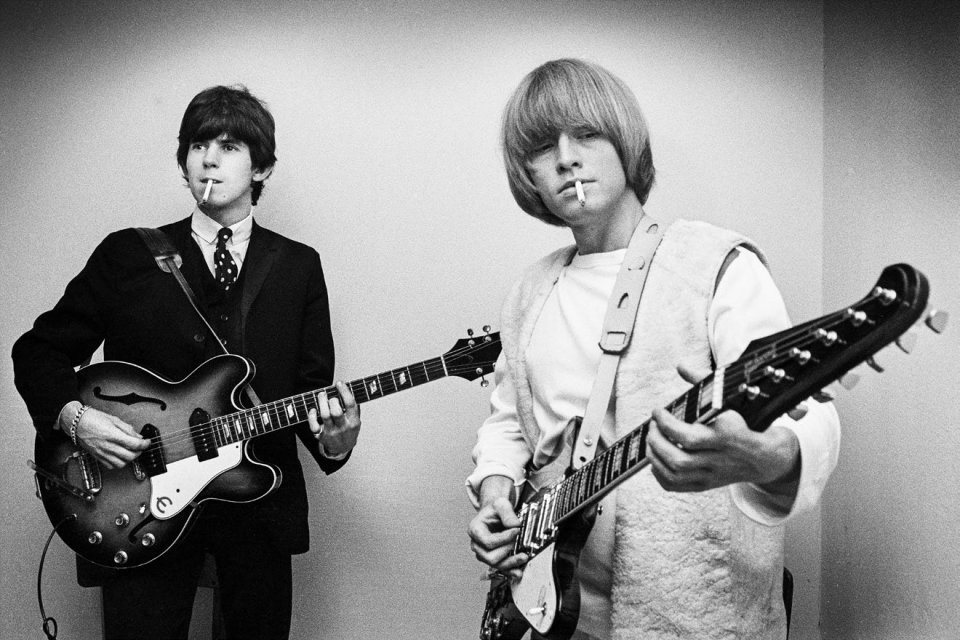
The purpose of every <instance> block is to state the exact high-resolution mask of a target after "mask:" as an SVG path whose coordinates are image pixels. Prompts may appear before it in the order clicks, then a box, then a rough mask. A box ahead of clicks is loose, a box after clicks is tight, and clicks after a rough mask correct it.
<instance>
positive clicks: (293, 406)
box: [31, 332, 500, 568]
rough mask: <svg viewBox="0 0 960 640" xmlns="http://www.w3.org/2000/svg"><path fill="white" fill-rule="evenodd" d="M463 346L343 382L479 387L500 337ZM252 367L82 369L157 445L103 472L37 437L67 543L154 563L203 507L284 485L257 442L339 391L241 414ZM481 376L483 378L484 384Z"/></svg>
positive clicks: (108, 365) (105, 400)
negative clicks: (257, 451)
mask: <svg viewBox="0 0 960 640" xmlns="http://www.w3.org/2000/svg"><path fill="white" fill-rule="evenodd" d="M470 333H471V336H470V337H468V338H464V339H461V340H458V341H457V343H456V344H455V345H454V347H453V348H452V349H451V350H450V351H448V352H447V353H445V354H443V355H442V356H439V357H436V358H432V359H430V360H425V361H423V362H418V363H415V364H411V365H408V366H406V367H401V368H399V369H393V370H390V371H386V372H383V373H379V374H377V375H374V376H370V377H367V378H362V379H358V380H354V381H353V382H350V383H348V385H349V388H350V390H351V391H352V393H353V395H354V397H355V398H356V400H357V402H358V403H359V402H366V401H368V400H373V399H374V398H379V397H381V396H385V395H390V394H392V393H396V392H397V391H401V390H403V389H408V388H411V387H415V386H418V385H421V384H424V383H426V382H431V381H433V380H439V379H440V378H444V377H446V376H458V377H461V378H466V379H468V380H473V379H475V378H479V377H482V376H484V375H485V374H488V373H490V372H492V371H493V367H494V363H495V362H496V359H497V357H498V356H499V354H500V334H499V333H492V334H491V333H486V334H485V335H483V336H476V337H474V336H473V335H472V332H470ZM253 374H254V365H253V363H252V362H250V361H249V360H247V359H246V358H244V357H241V356H238V355H221V356H217V357H214V358H211V359H210V360H207V361H206V362H205V363H203V364H202V365H200V366H199V367H198V368H197V369H196V370H194V371H193V372H192V373H191V374H190V375H189V376H187V377H186V378H184V379H183V380H182V381H180V382H170V381H168V380H164V379H163V378H160V377H159V376H156V375H154V374H153V373H151V372H149V371H147V370H146V369H143V368H142V367H138V366H136V365H133V364H128V363H125V362H117V361H112V362H101V363H98V364H94V365H90V366H88V367H84V368H82V369H80V370H79V372H78V378H79V381H80V394H81V399H82V401H83V403H84V404H88V405H90V406H92V407H95V408H97V409H99V410H101V411H104V412H106V413H109V414H111V415H115V416H117V417H118V418H120V419H121V420H124V421H125V422H127V423H128V424H130V425H131V426H133V427H134V428H135V429H137V430H138V431H139V432H140V434H141V435H142V436H144V437H146V438H149V439H150V441H151V442H150V446H149V448H147V449H146V450H144V451H143V452H142V453H141V454H140V456H139V457H138V458H137V459H136V460H135V461H134V462H133V463H131V464H129V465H127V466H125V467H123V468H121V469H106V468H105V467H103V466H101V465H100V464H99V463H98V462H97V461H96V459H95V458H94V457H93V456H92V455H91V454H89V453H87V452H86V451H85V450H83V449H81V448H77V447H75V446H73V444H72V443H71V442H70V439H69V438H68V437H67V436H65V435H64V434H62V433H61V432H59V431H57V432H55V433H54V435H53V436H52V437H51V438H49V439H41V438H40V437H38V438H37V441H36V451H35V453H36V464H35V465H33V464H31V466H33V468H34V470H35V471H36V480H37V491H38V494H39V496H40V498H41V499H42V500H43V506H44V508H45V509H46V511H47V515H48V516H49V518H50V520H51V522H52V523H53V524H54V525H55V526H56V525H58V524H60V523H62V526H60V527H58V529H57V532H58V533H59V534H60V537H61V538H63V540H64V542H66V544H67V546H69V547H70V548H71V549H73V550H74V551H75V552H76V553H78V554H79V555H81V556H83V557H84V558H86V559H87V560H89V561H91V562H93V563H95V564H99V565H102V566H107V567H114V568H130V567H137V566H140V565H144V564H147V563H148V562H152V561H153V560H155V559H157V558H158V557H160V556H161V555H163V554H164V553H165V552H166V551H168V550H169V549H170V548H171V547H173V545H174V544H175V543H176V542H177V541H178V540H179V539H180V538H181V536H182V535H183V534H184V533H185V532H186V531H187V529H188V527H189V525H190V524H192V522H193V520H194V519H195V518H194V517H195V515H196V514H197V513H198V511H199V507H200V506H201V505H202V503H203V502H204V501H206V500H224V501H229V502H251V501H253V500H257V499H259V498H262V497H264V496H265V495H267V494H268V493H270V492H271V491H273V490H274V489H276V488H277V487H278V486H280V481H281V475H280V470H279V469H278V468H276V467H274V466H273V465H269V464H265V463H263V462H260V461H258V460H257V459H256V458H255V457H254V455H253V451H251V445H252V444H253V443H254V441H255V440H254V439H255V438H256V436H259V435H263V434H266V433H271V432H273V431H276V430H278V429H283V428H286V427H290V426H293V425H296V424H301V423H304V422H306V421H307V412H308V411H309V410H310V409H315V408H316V407H317V398H318V396H319V395H320V394H326V396H327V397H331V398H339V395H340V394H339V393H338V392H337V388H336V387H335V386H330V387H327V388H324V389H318V390H316V391H311V392H308V393H303V394H300V395H296V396H292V397H289V398H284V399H282V400H277V401H275V402H269V403H265V404H262V405H260V406H257V407H254V408H252V409H240V405H239V403H238V402H237V400H238V398H239V396H240V392H241V391H242V389H243V388H244V386H245V385H246V384H247V383H248V382H249V381H250V380H251V379H252V378H253ZM485 382H486V381H484V384H485Z"/></svg>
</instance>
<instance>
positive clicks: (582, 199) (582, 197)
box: [573, 180, 587, 207]
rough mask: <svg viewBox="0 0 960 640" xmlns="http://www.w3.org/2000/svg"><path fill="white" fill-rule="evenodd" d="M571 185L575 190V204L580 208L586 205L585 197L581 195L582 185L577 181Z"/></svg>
mask: <svg viewBox="0 0 960 640" xmlns="http://www.w3.org/2000/svg"><path fill="white" fill-rule="evenodd" d="M573 185H574V186H575V187H576V188H577V202H579V203H580V206H581V207H582V206H583V205H585V204H587V197H586V196H585V195H583V183H582V182H580V181H579V180H577V181H576V182H574V183H573Z"/></svg>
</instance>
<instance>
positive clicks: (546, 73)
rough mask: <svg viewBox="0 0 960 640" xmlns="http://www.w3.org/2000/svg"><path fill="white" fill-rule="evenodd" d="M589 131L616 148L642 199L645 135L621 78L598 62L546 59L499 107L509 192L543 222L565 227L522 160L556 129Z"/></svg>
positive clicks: (649, 164) (646, 187) (646, 184)
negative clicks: (546, 201) (547, 202)
mask: <svg viewBox="0 0 960 640" xmlns="http://www.w3.org/2000/svg"><path fill="white" fill-rule="evenodd" d="M580 130H589V131H593V132H596V133H599V134H600V135H602V136H603V137H605V138H607V139H608V140H609V141H610V142H611V143H612V144H613V146H614V148H615V149H616V150H617V155H619V157H620V163H621V164H622V165H623V172H624V175H625V176H626V179H627V184H628V185H629V186H630V187H631V188H632V189H633V191H634V193H636V194H637V198H639V200H640V204H645V203H646V201H647V196H648V195H649V194H650V189H651V188H652V187H653V181H654V174H655V171H654V167H653V156H652V155H651V152H650V134H649V132H648V130H647V123H646V120H644V118H643V113H642V112H641V111H640V105H639V104H638V103H637V98H636V96H634V94H633V92H632V91H630V89H629V88H628V87H627V85H626V84H624V82H623V81H622V80H621V79H620V78H618V77H617V76H615V75H613V74H612V73H610V72H609V71H607V70H606V69H604V68H603V67H601V66H600V65H597V64H594V63H592V62H587V61H585V60H578V59H573V58H563V59H559V60H551V61H550V62H546V63H544V64H542V65H540V66H539V67H537V68H536V69H534V70H533V71H531V72H530V73H528V74H527V75H526V77H525V78H524V79H523V80H522V81H521V82H520V85H519V86H518V87H517V88H516V90H515V91H514V92H513V95H512V96H511V97H510V100H509V101H508V102H507V105H506V107H505V108H504V111H503V120H502V123H501V145H502V151H503V162H504V165H505V167H506V170H507V180H508V182H509V184H510V192H511V193H513V198H514V199H515V200H516V201H517V204H518V205H520V208H521V209H523V210H524V211H526V212H527V213H529V214H530V215H532V216H533V217H535V218H539V219H540V220H543V221H544V222H547V223H549V224H553V225H557V226H566V223H565V222H563V220H561V219H560V218H558V217H557V216H555V215H554V214H553V213H551V212H550V211H549V210H548V209H547V207H546V205H545V204H544V203H543V200H542V199H541V198H540V195H539V194H538V193H537V190H536V188H535V187H534V185H533V182H532V181H531V180H530V174H529V172H528V171H527V162H528V161H529V159H530V157H531V155H532V153H533V151H534V150H535V149H536V148H537V147H538V146H540V145H541V144H543V143H544V142H553V141H555V140H556V139H557V138H558V137H559V135H560V133H562V132H565V131H566V132H575V131H580Z"/></svg>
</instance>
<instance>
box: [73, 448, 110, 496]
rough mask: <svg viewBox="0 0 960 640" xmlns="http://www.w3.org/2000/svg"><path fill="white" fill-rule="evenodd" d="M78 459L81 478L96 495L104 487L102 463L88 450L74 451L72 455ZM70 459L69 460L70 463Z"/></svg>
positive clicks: (88, 489)
mask: <svg viewBox="0 0 960 640" xmlns="http://www.w3.org/2000/svg"><path fill="white" fill-rule="evenodd" d="M70 457H71V458H74V459H76V461H77V464H78V465H79V467H80V478H81V479H82V480H83V486H84V487H85V488H86V490H87V491H89V492H90V493H92V494H94V495H96V494H98V493H100V490H101V489H102V488H103V479H102V478H101V476H100V463H98V462H97V460H96V458H94V457H93V456H92V455H90V454H89V453H87V452H86V451H74V452H73V454H72V455H71V456H70ZM69 462H70V460H69V459H68V460H67V463H69Z"/></svg>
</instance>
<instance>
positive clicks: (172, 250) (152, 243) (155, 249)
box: [137, 227, 263, 407]
mask: <svg viewBox="0 0 960 640" xmlns="http://www.w3.org/2000/svg"><path fill="white" fill-rule="evenodd" d="M137 233H139V234H140V237H141V238H143V241H144V243H146V245H147V248H148V249H150V253H152V254H153V258H154V259H155V260H156V261H157V266H158V267H160V270H161V271H164V272H166V273H172V274H173V277H174V278H175V279H176V281H177V284H179V285H180V288H181V289H183V293H184V294H186V296H187V300H188V301H189V302H190V306H191V307H193V310H194V311H196V312H197V315H198V316H199V317H200V320H202V321H203V324H204V325H205V326H206V327H207V330H208V331H209V332H210V335H211V336H213V338H214V340H216V341H217V345H219V346H220V349H221V350H222V351H223V352H224V353H230V352H229V351H228V350H227V348H226V347H225V346H224V345H223V341H222V340H221V339H220V336H218V335H217V332H216V331H214V330H213V327H212V326H211V325H210V323H209V322H208V321H207V317H206V316H205V315H203V312H202V311H200V306H199V305H198V304H197V296H196V294H195V293H194V292H193V289H192V288H191V287H190V283H189V282H187V279H186V278H184V277H183V273H181V272H180V266H181V265H182V264H183V258H181V257H180V253H179V252H177V249H176V247H174V246H173V243H172V242H170V238H168V237H167V234H165V233H164V232H163V231H161V230H160V229H153V228H150V227H137ZM243 390H244V392H245V393H246V394H247V398H248V399H249V400H250V402H252V403H253V406H254V407H256V406H258V405H261V404H263V403H262V402H260V398H259V397H257V392H256V391H254V390H253V387H251V386H250V385H249V384H248V385H245V386H244V388H243Z"/></svg>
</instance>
